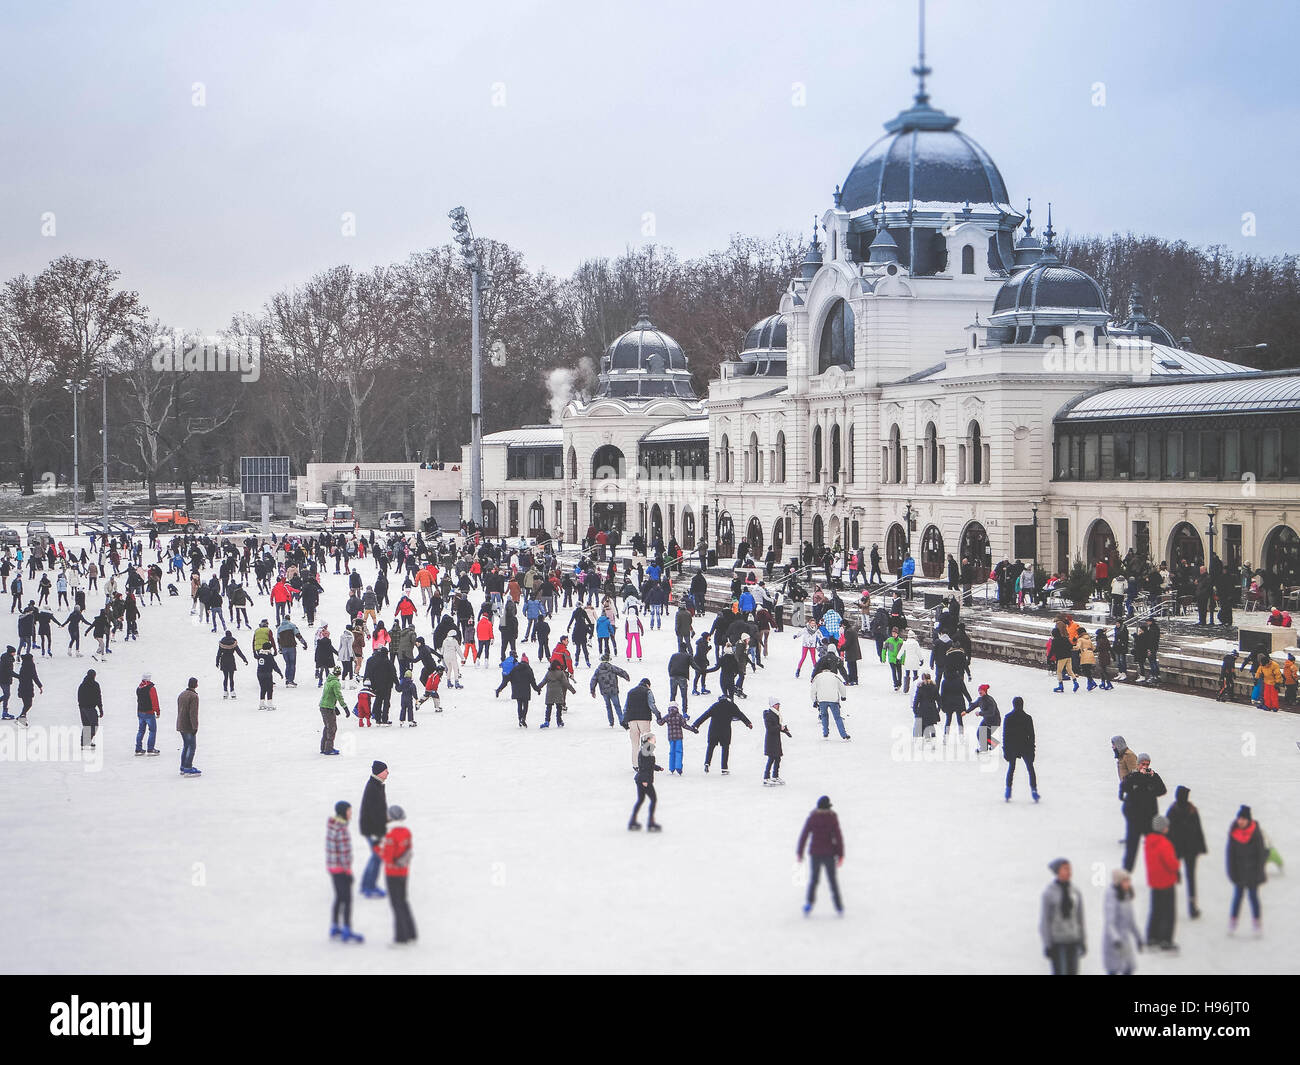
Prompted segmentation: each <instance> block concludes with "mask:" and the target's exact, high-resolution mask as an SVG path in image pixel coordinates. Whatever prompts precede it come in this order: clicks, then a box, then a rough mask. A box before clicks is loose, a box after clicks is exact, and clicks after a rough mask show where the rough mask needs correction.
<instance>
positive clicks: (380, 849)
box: [375, 806, 416, 944]
mask: <svg viewBox="0 0 1300 1065" xmlns="http://www.w3.org/2000/svg"><path fill="white" fill-rule="evenodd" d="M405 820H406V811H405V810H403V809H402V808H401V807H400V806H390V807H389V808H388V823H389V825H390V826H392V827H390V828H389V829H388V835H386V836H385V837H384V840H383V842H382V843H379V844H377V845H376V847H375V853H376V854H377V855H379V857H381V858H382V859H383V860H384V877H385V878H386V879H387V881H388V901H389V902H390V903H392V906H393V942H394V943H395V944H401V943H414V942H415V939H416V934H415V918H414V917H413V916H412V915H411V905H410V903H409V901H408V900H407V894H406V886H407V882H408V877H409V876H410V873H411V857H412V854H413V853H414V848H413V846H412V843H411V830H410V829H409V828H407V827H406V826H405V825H403V824H401V823H400V822H402V821H405ZM395 822H396V823H395Z"/></svg>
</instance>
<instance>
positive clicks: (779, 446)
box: [775, 432, 785, 484]
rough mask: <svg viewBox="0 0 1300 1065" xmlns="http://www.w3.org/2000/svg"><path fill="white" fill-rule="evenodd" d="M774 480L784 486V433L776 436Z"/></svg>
mask: <svg viewBox="0 0 1300 1065" xmlns="http://www.w3.org/2000/svg"><path fill="white" fill-rule="evenodd" d="M775 472H776V480H777V481H779V482H780V483H781V484H785V433H784V432H780V433H777V434H776V471H775Z"/></svg>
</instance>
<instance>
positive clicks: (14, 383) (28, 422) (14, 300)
mask: <svg viewBox="0 0 1300 1065" xmlns="http://www.w3.org/2000/svg"><path fill="white" fill-rule="evenodd" d="M52 339H53V337H52V334H51V328H50V321H49V315H48V313H46V311H45V310H44V308H43V307H42V306H41V296H40V293H39V292H38V291H37V287H36V285H35V283H34V282H33V281H32V280H31V278H29V277H28V276H27V275H26V274H20V275H19V276H18V277H15V278H11V279H10V280H9V281H7V282H5V285H4V287H3V288H2V289H0V377H2V378H3V383H4V385H5V387H6V388H7V390H8V392H9V394H10V396H12V397H13V403H12V404H11V405H7V406H6V407H5V408H3V409H5V410H9V411H13V412H16V413H17V415H18V418H19V424H20V425H21V426H22V459H21V461H20V463H19V471H20V472H19V478H18V479H19V483H20V485H21V488H22V494H23V495H31V494H32V493H33V491H34V489H33V487H32V473H33V470H32V456H33V450H34V448H33V434H32V411H33V409H34V407H35V405H36V401H37V399H38V398H39V397H40V396H41V395H42V394H43V393H44V392H45V391H46V389H47V388H48V386H49V383H50V380H51V372H52V368H51V347H52V344H51V341H52Z"/></svg>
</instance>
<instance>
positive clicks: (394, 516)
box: [379, 510, 407, 532]
mask: <svg viewBox="0 0 1300 1065" xmlns="http://www.w3.org/2000/svg"><path fill="white" fill-rule="evenodd" d="M406 528H407V525H406V514H405V513H404V512H402V511H400V510H389V511H386V512H385V513H384V515H383V517H381V518H380V519H379V530H380V532H404V531H405V530H406Z"/></svg>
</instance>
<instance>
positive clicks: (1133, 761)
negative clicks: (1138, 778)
mask: <svg viewBox="0 0 1300 1065" xmlns="http://www.w3.org/2000/svg"><path fill="white" fill-rule="evenodd" d="M1137 767H1138V756H1137V755H1136V754H1134V753H1133V748H1131V747H1125V748H1124V749H1123V750H1122V751H1116V752H1115V768H1116V769H1117V770H1119V782H1120V783H1121V784H1123V783H1124V781H1126V780H1127V779H1128V777H1129V774H1130V773H1136V772H1137Z"/></svg>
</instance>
